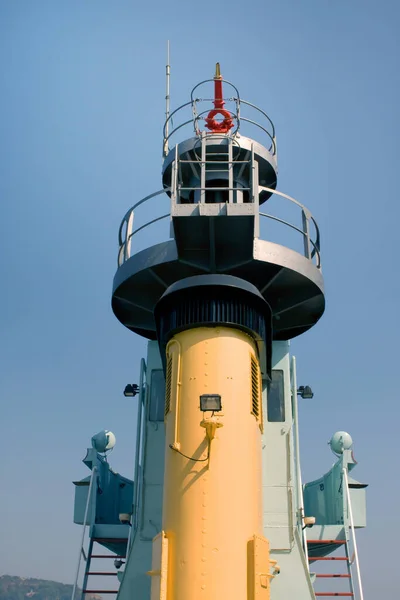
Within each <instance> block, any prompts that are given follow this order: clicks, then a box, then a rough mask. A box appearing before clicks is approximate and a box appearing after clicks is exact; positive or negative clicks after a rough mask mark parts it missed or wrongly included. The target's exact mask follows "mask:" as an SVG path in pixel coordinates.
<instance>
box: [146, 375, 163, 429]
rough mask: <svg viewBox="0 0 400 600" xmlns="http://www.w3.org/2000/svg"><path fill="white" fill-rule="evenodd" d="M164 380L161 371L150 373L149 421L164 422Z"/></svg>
mask: <svg viewBox="0 0 400 600" xmlns="http://www.w3.org/2000/svg"><path fill="white" fill-rule="evenodd" d="M164 407H165V379H164V373H163V371H162V369H157V370H155V371H152V372H151V382H150V407H149V421H164Z"/></svg>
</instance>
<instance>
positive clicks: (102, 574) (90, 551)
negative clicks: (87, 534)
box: [81, 538, 126, 600]
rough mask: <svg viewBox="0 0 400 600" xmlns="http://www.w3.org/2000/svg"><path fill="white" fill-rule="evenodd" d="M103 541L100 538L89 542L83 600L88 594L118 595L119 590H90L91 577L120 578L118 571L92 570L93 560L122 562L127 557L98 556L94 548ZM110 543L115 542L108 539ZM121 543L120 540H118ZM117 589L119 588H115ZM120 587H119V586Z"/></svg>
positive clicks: (84, 557) (113, 555)
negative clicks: (106, 559)
mask: <svg viewBox="0 0 400 600" xmlns="http://www.w3.org/2000/svg"><path fill="white" fill-rule="evenodd" d="M103 541H105V540H102V539H100V538H91V539H90V542H89V547H88V553H87V556H84V555H83V559H84V560H85V563H86V565H85V574H84V577H83V586H82V595H81V599H82V600H84V597H85V595H86V594H118V589H109V590H108V589H89V588H88V583H89V577H90V576H100V577H117V576H118V572H117V571H99V570H98V569H95V570H94V571H92V570H91V566H92V559H96V560H98V559H105V558H108V559H111V558H112V559H114V560H122V559H125V558H126V555H123V556H122V555H121V556H117V555H115V554H97V553H94V552H93V547H94V545H95V544H96V543H97V544H101V543H102V542H103ZM107 541H108V542H112V541H113V540H109V539H107ZM117 541H120V540H117ZM96 552H97V551H96ZM114 587H117V586H114ZM118 587H119V586H118Z"/></svg>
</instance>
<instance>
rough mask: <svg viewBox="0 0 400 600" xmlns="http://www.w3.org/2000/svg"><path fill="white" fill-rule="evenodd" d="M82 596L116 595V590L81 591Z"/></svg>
mask: <svg viewBox="0 0 400 600" xmlns="http://www.w3.org/2000/svg"><path fill="white" fill-rule="evenodd" d="M82 593H83V594H118V590H82Z"/></svg>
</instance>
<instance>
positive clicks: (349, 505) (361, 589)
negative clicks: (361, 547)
mask: <svg viewBox="0 0 400 600" xmlns="http://www.w3.org/2000/svg"><path fill="white" fill-rule="evenodd" d="M343 480H344V483H345V485H344V488H345V491H346V500H347V509H348V513H349V521H350V530H351V537H352V543H353V549H354V562H355V565H356V573H357V584H358V592H359V598H360V600H364V594H363V588H362V582H361V571H360V562H359V560H358V550H357V540H356V532H355V528H354V519H353V509H352V506H351V496H350V488H349V478H348V475H347V468H344V469H343ZM349 566H350V565H349Z"/></svg>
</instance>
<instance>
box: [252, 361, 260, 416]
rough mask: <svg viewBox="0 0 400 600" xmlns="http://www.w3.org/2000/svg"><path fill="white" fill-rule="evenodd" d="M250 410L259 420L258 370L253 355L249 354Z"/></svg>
mask: <svg viewBox="0 0 400 600" xmlns="http://www.w3.org/2000/svg"><path fill="white" fill-rule="evenodd" d="M251 412H252V414H253V415H254V416H255V418H256V419H257V421H260V416H261V414H260V413H261V411H260V370H259V367H258V362H257V360H256V359H255V358H254V356H251Z"/></svg>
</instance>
